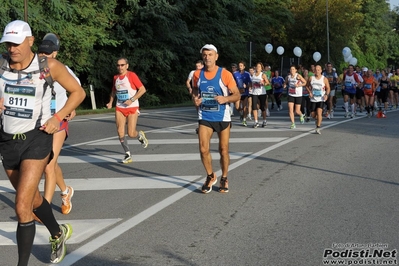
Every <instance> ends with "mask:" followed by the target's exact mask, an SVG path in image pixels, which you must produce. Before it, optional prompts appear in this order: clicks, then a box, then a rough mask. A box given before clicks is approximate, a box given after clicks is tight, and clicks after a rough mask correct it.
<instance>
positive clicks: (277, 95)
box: [274, 92, 283, 107]
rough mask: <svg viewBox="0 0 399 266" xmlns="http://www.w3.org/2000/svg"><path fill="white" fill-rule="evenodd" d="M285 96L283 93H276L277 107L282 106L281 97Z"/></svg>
mask: <svg viewBox="0 0 399 266" xmlns="http://www.w3.org/2000/svg"><path fill="white" fill-rule="evenodd" d="M282 95H283V93H282V92H275V93H274V99H276V103H277V107H280V106H281V96H282Z"/></svg>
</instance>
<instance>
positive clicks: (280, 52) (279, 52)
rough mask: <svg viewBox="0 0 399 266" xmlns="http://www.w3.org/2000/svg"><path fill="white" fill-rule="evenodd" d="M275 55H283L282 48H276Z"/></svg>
mask: <svg viewBox="0 0 399 266" xmlns="http://www.w3.org/2000/svg"><path fill="white" fill-rule="evenodd" d="M277 53H278V54H279V55H282V54H283V53H284V47H282V46H279V47H277Z"/></svg>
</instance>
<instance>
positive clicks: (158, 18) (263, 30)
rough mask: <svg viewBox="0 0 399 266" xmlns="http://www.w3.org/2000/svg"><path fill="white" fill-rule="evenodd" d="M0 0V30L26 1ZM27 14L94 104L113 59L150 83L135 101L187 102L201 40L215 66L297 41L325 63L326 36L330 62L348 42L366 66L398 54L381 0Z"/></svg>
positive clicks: (39, 6) (208, 1)
mask: <svg viewBox="0 0 399 266" xmlns="http://www.w3.org/2000/svg"><path fill="white" fill-rule="evenodd" d="M0 4H1V6H2V7H3V8H2V9H0V25H1V26H2V27H3V28H4V26H5V25H6V24H7V23H8V22H10V21H11V20H15V19H24V1H20V0H0ZM327 4H328V22H329V23H328V32H329V35H328V37H329V38H328V39H329V42H328V41H327V40H328V39H327V13H326V11H327ZM28 11H29V16H28V22H29V23H30V25H31V27H32V30H33V33H34V36H35V37H36V45H38V44H39V42H40V40H41V38H42V37H43V36H44V35H45V34H46V33H47V32H54V33H56V34H58V35H59V36H60V40H61V50H60V53H59V57H58V58H59V60H60V61H61V62H63V63H65V64H66V65H68V66H70V67H71V68H72V69H73V70H74V71H75V72H76V73H77V74H78V75H79V77H80V79H81V81H82V84H83V86H84V88H85V89H87V90H88V87H89V85H92V86H93V87H94V88H95V91H96V100H97V106H103V105H104V104H105V103H106V102H107V101H108V97H109V92H110V88H111V86H112V84H111V83H112V76H113V75H114V74H115V73H116V67H115V62H116V60H117V59H118V58H120V57H126V58H127V59H128V60H129V65H130V69H131V70H133V71H135V72H136V73H137V74H138V75H139V77H140V78H141V79H142V81H143V82H144V84H145V86H146V88H147V90H148V93H147V94H146V95H145V97H144V98H143V101H141V104H142V105H144V106H146V105H147V106H149V105H158V104H166V103H179V102H183V101H185V100H187V99H188V95H187V93H186V90H185V89H184V82H185V80H186V78H187V74H188V73H189V71H190V70H192V69H193V68H194V63H195V61H197V60H198V59H200V54H199V50H200V48H201V47H202V46H203V45H204V44H206V43H212V44H214V45H216V47H217V48H218V50H219V51H220V52H219V54H220V56H219V61H218V64H219V65H221V66H225V67H227V68H229V66H230V64H231V63H233V62H238V61H241V60H244V61H246V62H247V65H248V63H249V60H251V61H252V62H253V63H255V62H257V61H262V62H269V63H271V64H272V65H279V62H280V56H279V55H277V54H276V52H275V49H276V48H277V46H280V45H281V46H283V47H284V48H285V53H284V57H295V56H294V54H293V52H292V51H293V48H294V47H295V46H299V47H301V49H302V52H303V53H302V57H301V62H302V63H303V64H305V65H309V64H310V63H314V61H313V58H312V55H313V53H314V52H315V51H318V52H320V53H321V54H322V59H321V61H320V63H322V64H323V63H326V62H327V60H328V48H327V42H328V43H329V55H330V61H332V62H333V64H334V65H335V66H337V67H342V66H344V65H346V63H345V62H343V56H342V49H343V48H344V47H346V46H348V47H350V48H351V50H352V54H353V55H354V56H355V57H356V58H357V59H358V64H359V65H361V66H367V67H369V68H371V69H373V68H377V67H378V68H381V67H384V66H386V65H388V64H389V65H395V64H396V62H397V61H398V60H399V36H398V32H397V31H396V30H394V29H398V31H399V8H396V9H394V10H390V9H389V5H388V4H387V3H386V2H385V1H384V0H326V1H320V0H235V1H231V0H151V1H145V0H96V1H94V0H69V1H67V0H29V8H28ZM249 42H252V43H253V46H252V53H251V58H250V54H249V50H248V43H249ZM267 43H271V44H272V45H273V46H274V47H275V49H274V51H273V52H272V53H271V54H267V53H266V52H265V50H264V47H265V45H266V44H267ZM86 104H87V105H89V101H88V102H87V103H86Z"/></svg>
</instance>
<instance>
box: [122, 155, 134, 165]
mask: <svg viewBox="0 0 399 266" xmlns="http://www.w3.org/2000/svg"><path fill="white" fill-rule="evenodd" d="M131 162H133V159H132V156H131V155H129V154H126V155H125V158H124V159H123V160H122V163H124V164H127V163H131Z"/></svg>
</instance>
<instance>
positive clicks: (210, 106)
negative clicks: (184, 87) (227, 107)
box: [201, 92, 220, 111]
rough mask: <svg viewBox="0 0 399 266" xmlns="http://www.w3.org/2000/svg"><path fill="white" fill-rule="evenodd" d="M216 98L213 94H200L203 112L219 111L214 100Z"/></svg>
mask: <svg viewBox="0 0 399 266" xmlns="http://www.w3.org/2000/svg"><path fill="white" fill-rule="evenodd" d="M216 96H218V95H217V94H216V93H214V92H201V98H202V104H201V109H202V110H203V111H219V110H220V105H219V103H218V102H217V101H216V100H215V97H216Z"/></svg>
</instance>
